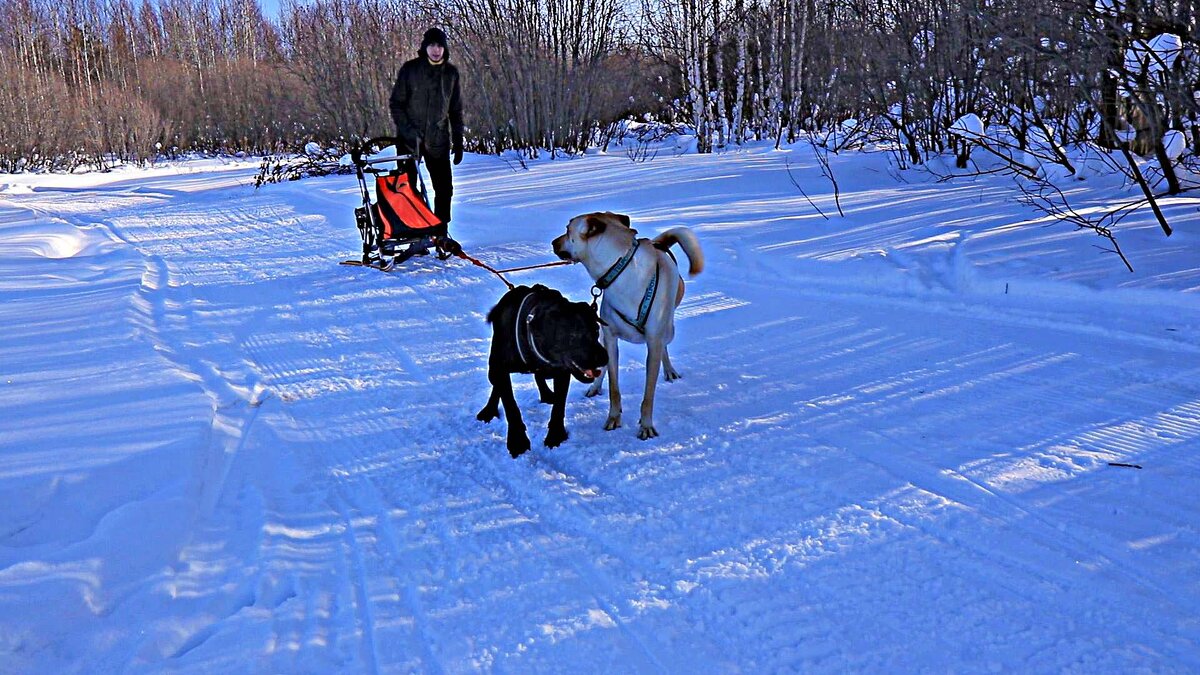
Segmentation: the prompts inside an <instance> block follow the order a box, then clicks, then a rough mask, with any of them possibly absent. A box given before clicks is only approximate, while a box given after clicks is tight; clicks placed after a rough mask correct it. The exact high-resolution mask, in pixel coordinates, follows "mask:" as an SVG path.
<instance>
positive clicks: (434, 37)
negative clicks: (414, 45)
mask: <svg viewBox="0 0 1200 675" xmlns="http://www.w3.org/2000/svg"><path fill="white" fill-rule="evenodd" d="M433 44H437V45H441V46H442V47H443V48H444V47H445V46H446V33H445V32H444V31H443V30H442V29H441V28H430V29H429V30H427V31H425V36H424V37H422V38H421V49H425V48H426V47H428V46H429V45H433Z"/></svg>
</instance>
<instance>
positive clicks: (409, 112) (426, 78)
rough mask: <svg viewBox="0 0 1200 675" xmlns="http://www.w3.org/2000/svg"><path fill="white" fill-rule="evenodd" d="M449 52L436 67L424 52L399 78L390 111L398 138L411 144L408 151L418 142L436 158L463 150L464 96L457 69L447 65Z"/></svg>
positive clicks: (404, 69) (412, 61) (397, 75)
mask: <svg viewBox="0 0 1200 675" xmlns="http://www.w3.org/2000/svg"><path fill="white" fill-rule="evenodd" d="M449 52H450V50H449V49H447V50H446V55H445V56H444V57H442V62H441V63H439V64H437V65H434V64H432V63H430V62H429V59H428V58H426V56H425V50H424V48H422V49H421V51H420V52H418V54H419V55H418V56H417V58H415V59H412V60H411V61H408V62H406V63H405V64H404V65H403V66H400V72H399V73H397V74H396V84H395V86H393V87H392V96H391V100H390V104H391V106H390V107H391V110H392V120H393V121H394V122H395V123H396V135H397V136H399V137H400V139H401V140H402V141H403V142H405V143H408V144H409V146H410V147H409V148H407V150H412V147H411V144H412V142H413V140H414V139H417V138H420V139H421V144H422V145H423V146H424V152H426V153H427V154H429V155H432V156H436V157H449V156H450V152H451V150H453V149H456V148H461V147H462V143H463V122H462V94H461V92H460V89H459V82H458V68H455V67H454V66H453V65H452V64H450V63H448V61H449V58H450V53H449ZM400 150H402V151H404V150H405V149H400Z"/></svg>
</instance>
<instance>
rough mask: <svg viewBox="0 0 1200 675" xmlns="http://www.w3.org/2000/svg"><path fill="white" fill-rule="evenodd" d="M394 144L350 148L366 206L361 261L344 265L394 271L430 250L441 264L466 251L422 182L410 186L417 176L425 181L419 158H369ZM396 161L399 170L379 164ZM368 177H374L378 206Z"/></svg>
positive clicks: (357, 216)
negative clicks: (436, 210) (433, 206)
mask: <svg viewBox="0 0 1200 675" xmlns="http://www.w3.org/2000/svg"><path fill="white" fill-rule="evenodd" d="M395 144H396V139H395V138H393V137H391V136H379V137H376V138H372V139H370V140H367V141H364V142H363V143H361V144H360V145H357V146H355V147H354V148H352V149H351V150H350V160H351V162H353V164H354V173H355V175H356V176H357V177H358V187H359V191H360V192H361V193H362V206H359V207H358V208H356V209H354V221H355V224H356V225H357V226H358V233H359V236H360V237H361V238H362V258H361V259H359V260H346V261H344V262H342V264H343V265H359V266H362V267H373V268H375V269H379V270H383V271H390V270H391V269H393V268H394V267H395V266H396V265H398V264H400V263H403V262H404V261H405V260H408V259H409V258H411V257H413V256H414V255H425V254H426V253H428V252H429V248H430V247H433V248H434V250H435V251H436V253H437V257H438V258H439V259H441V260H445V259H446V258H448V257H450V255H452V254H453V253H454V252H456V251H457V250H461V248H460V247H459V246H458V242H455V241H454V240H453V239H451V238H450V235H449V233H448V232H447V228H446V224H445V223H443V222H442V221H441V220H440V219H439V218H438V217H437V216H436V215H434V213H433V211H431V210H430V209H429V200H428V199H427V198H426V196H425V189H424V185H423V183H421V184H419V185H415V186H414V185H412V183H411V180H410V175H417V176H418V181H419V182H420V173H419V172H418V171H417V169H418V167H419V164H420V157H419V156H417V155H400V154H396V155H392V156H387V157H372V158H371V159H368V158H367V157H366V155H368V154H370V153H373V152H376V151H377V148H383V147H386V146H388V145H395ZM393 162H394V163H395V168H381V167H380V166H379V165H387V164H392V163H393ZM367 176H371V177H372V178H373V179H374V181H373V182H374V183H375V186H374V187H375V201H374V202H372V201H371V191H370V187H369V186H368V181H367Z"/></svg>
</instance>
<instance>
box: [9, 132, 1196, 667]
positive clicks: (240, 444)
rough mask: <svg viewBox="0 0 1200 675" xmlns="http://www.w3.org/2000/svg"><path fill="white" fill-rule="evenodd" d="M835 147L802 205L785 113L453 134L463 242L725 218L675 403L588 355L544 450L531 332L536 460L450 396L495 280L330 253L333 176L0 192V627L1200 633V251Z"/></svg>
mask: <svg viewBox="0 0 1200 675" xmlns="http://www.w3.org/2000/svg"><path fill="white" fill-rule="evenodd" d="M795 159H796V158H795V157H793V158H792V160H793V161H792V170H793V171H794V172H797V173H798V175H801V176H809V177H811V175H810V174H815V175H816V176H818V177H819V175H820V174H819V172H818V171H817V169H816V168H815V164H812V163H811V161H810V162H809V163H808V164H798V163H796V161H795ZM838 161H842V162H847V161H851V160H848V159H844V158H838ZM857 161H862V162H863V166H865V167H867V170H866V171H862V172H858V173H856V174H854V175H853V176H852V177H851V178H850V179H848V180H846V181H845V183H844V185H843V195H842V200H843V205H844V206H846V207H847V208H846V210H847V218H846V219H842V220H840V219H836V218H835V219H833V220H831V221H828V222H826V221H824V220H819V217H817V216H815V214H813V213H812V211H811V207H808V206H807V203H806V202H804V200H803V199H802V198H799V199H798V195H797V194H796V193H795V191H794V189H793V188H791V187H789V186H790V183H789V179H788V177H787V172H786V171H785V170H784V169H783V162H782V159H781V158H780V156H779V155H777V154H774V153H771V152H767V151H756V152H746V153H742V154H732V155H728V156H724V157H707V158H705V157H694V156H683V157H676V158H665V157H664V158H663V159H661V160H656V161H655V162H648V163H644V164H634V163H631V162H629V161H627V160H623V159H621V158H618V157H589V158H585V159H583V160H571V161H563V162H550V163H541V164H535V165H534V166H533V170H531V171H529V172H520V173H513V172H511V171H510V170H509V169H508V168H507V167H505V166H504V165H503V164H502V163H501V162H500V160H494V159H489V158H477V157H473V158H471V161H470V162H468V164H466V165H464V171H463V172H462V173H461V174H460V178H459V187H458V198H459V202H458V203H457V204H456V212H457V214H458V220H456V222H455V224H454V226H452V229H454V232H455V233H456V235H457V236H459V237H460V238H461V239H462V240H463V242H464V244H465V245H466V246H467V248H468V250H469V251H471V252H472V253H474V254H476V255H478V256H480V257H483V258H485V259H487V260H491V261H493V262H503V263H505V264H511V265H521V264H529V263H536V262H543V261H547V260H549V259H550V255H549V244H548V242H549V241H550V239H551V238H552V237H553V236H556V235H557V234H558V233H559V232H561V230H562V227H563V225H564V224H565V222H566V221H567V219H568V218H569V217H570V216H573V215H575V214H577V213H581V212H586V211H589V210H593V209H597V208H599V209H605V208H612V209H614V210H627V211H632V210H634V208H636V211H637V212H636V213H634V220H635V226H637V227H639V228H640V229H641V230H642V233H643V235H651V236H652V235H653V234H654V233H655V232H657V231H659V230H661V229H664V228H665V227H668V226H671V225H676V224H680V223H682V224H687V225H690V226H692V227H693V228H694V229H696V231H697V232H698V233H699V235H700V237H701V241H702V244H703V246H704V248H705V253H706V255H707V257H708V270H707V271H706V272H705V274H704V275H702V276H701V277H698V278H697V279H696V280H694V281H692V282H689V286H688V289H687V297H686V298H685V300H684V303H683V304H682V306H681V307H680V308H679V311H678V314H677V316H678V317H679V334H678V337H677V339H676V342H675V343H673V346H672V355H673V359H674V360H675V362H676V363H677V365H678V367H679V369H680V370H681V372H682V373H683V375H684V377H683V379H681V380H680V381H678V382H674V383H669V384H662V385H660V386H659V387H658V397H657V400H656V410H655V415H656V420H657V421H658V425H659V428H660V431H662V432H663V435H662V437H660V438H658V439H655V440H653V441H649V442H640V441H638V440H637V439H636V437H635V426H634V427H631V426H630V425H629V424H627V425H626V426H625V427H623V428H621V429H618V430H616V431H612V432H604V431H603V430H602V425H603V422H604V419H605V416H606V413H607V398H606V397H603V396H602V397H597V398H596V399H585V398H584V397H583V396H582V392H583V386H582V385H580V384H578V383H576V384H575V385H574V387H573V389H572V391H571V398H570V401H569V404H568V407H567V427H568V430H569V431H570V434H571V436H570V439H569V440H568V441H567V442H566V443H565V444H564V445H563V446H561V447H560V448H557V449H554V450H548V449H546V448H544V447H543V446H542V444H541V438H542V435H543V434H544V433H545V432H544V429H545V425H546V422H547V419H548V416H549V408H548V407H547V406H544V405H540V404H538V403H537V394H536V391H535V389H534V387H533V384H532V381H531V380H530V379H529V378H527V377H522V376H516V377H515V378H514V386H515V389H516V393H517V399H518V401H519V403H521V405H522V413H523V415H524V418H525V421H526V424H527V425H528V429H529V435H530V440H531V442H532V444H533V449H532V450H531V451H530V452H529V453H528V454H527V455H525V456H523V457H521V458H520V459H519V460H517V461H512V460H510V459H509V457H508V455H507V452H506V451H505V449H504V423H503V420H497V421H495V422H493V423H491V424H490V425H483V424H480V423H478V422H477V421H475V419H474V414H475V412H476V410H478V408H479V407H480V406H482V405H483V403H484V401H485V400H486V398H487V380H486V372H485V367H486V354H487V349H488V345H489V342H490V328H489V327H488V326H487V324H486V323H485V321H484V316H485V315H486V312H487V311H488V309H489V308H490V307H491V305H492V304H493V303H494V302H495V301H496V300H497V299H498V298H499V297H500V295H501V294H502V292H503V290H504V289H503V287H502V285H501V284H500V283H499V282H498V281H497V280H496V279H494V278H492V277H491V276H490V275H488V274H486V273H485V272H483V271H482V270H479V269H478V268H475V267H472V266H470V265H468V264H466V263H465V262H463V261H459V260H450V261H446V262H439V261H436V260H432V259H428V258H422V259H415V260H412V261H409V262H408V263H406V264H405V265H404V267H403V268H402V269H401V270H400V271H398V272H396V273H393V274H390V275H387V274H381V273H379V272H376V271H373V270H363V269H357V268H346V267H339V266H337V265H336V264H335V263H336V262H337V260H340V259H342V258H346V257H354V255H355V250H356V247H357V234H356V232H355V230H354V228H353V225H352V222H351V221H352V213H351V210H352V208H353V207H354V205H355V203H356V201H357V192H356V190H355V188H354V184H353V179H352V178H350V177H330V178H323V179H310V180H306V181H303V182H301V183H292V184H284V185H278V186H268V187H266V188H264V189H263V190H260V191H257V192H255V191H253V190H251V189H249V188H248V187H246V186H245V185H244V184H245V183H248V182H249V177H250V176H251V173H250V171H249V170H246V169H236V168H235V169H232V170H225V171H218V172H214V173H211V174H189V175H186V176H171V175H146V176H144V177H134V178H131V179H128V180H123V181H117V182H113V183H110V184H107V185H96V186H91V187H79V188H75V187H69V188H68V187H38V188H37V189H36V190H33V191H32V192H30V193H21V194H17V193H14V194H11V195H0V228H3V229H4V232H5V235H4V237H3V243H0V271H2V272H3V274H0V298H2V299H3V301H4V302H3V304H2V305H0V319H2V320H3V323H4V324H5V325H6V326H11V329H10V330H9V331H8V334H7V335H6V336H5V337H3V338H2V339H3V346H4V351H5V354H6V356H5V361H6V364H5V366H4V369H3V372H0V376H3V378H4V380H5V381H4V382H0V386H3V387H4V389H0V407H3V408H4V409H5V411H6V413H5V414H4V415H3V416H2V417H3V420H2V421H0V452H3V453H4V456H5V459H6V461H5V463H4V465H3V468H0V486H2V487H3V488H4V489H3V490H2V491H0V492H2V493H3V494H4V496H3V497H0V512H6V513H7V514H8V515H6V516H3V517H2V518H0V666H4V667H2V668H0V669H2V670H4V671H5V672H50V671H52V672H61V671H90V672H109V671H122V672H157V671H161V670H164V669H169V670H175V671H183V672H205V673H207V672H244V671H254V672H364V673H390V672H435V673H437V672H463V671H477V670H483V671H500V672H506V671H508V672H511V671H518V672H524V671H556V670H561V669H562V668H563V667H565V666H566V664H570V665H571V667H572V668H573V669H578V670H582V671H584V672H695V671H700V672H739V671H740V672H781V671H782V672H790V671H805V672H807V671H821V672H844V671H847V670H852V671H868V672H878V671H882V670H896V669H900V670H952V671H968V672H973V671H990V672H996V671H1005V670H1020V671H1032V672H1046V671H1064V670H1065V671H1075V672H1098V671H1100V672H1104V671H1108V672H1111V671H1128V670H1143V669H1144V670H1152V671H1155V672H1190V671H1194V670H1197V669H1200V656H1198V654H1200V651H1198V650H1197V648H1196V647H1197V644H1200V621H1198V620H1197V616H1200V613H1198V611H1197V609H1198V608H1200V582H1198V581H1197V579H1200V562H1198V561H1200V545H1197V543H1196V542H1197V537H1196V536H1197V525H1196V523H1197V515H1198V514H1197V507H1196V505H1195V501H1194V497H1193V496H1192V495H1193V493H1194V490H1195V488H1196V478H1195V477H1196V476H1197V475H1198V473H1197V472H1198V470H1200V458H1198V456H1197V454H1196V453H1195V452H1194V451H1195V450H1196V449H1200V385H1198V384H1197V383H1198V382H1200V346H1198V345H1197V344H1196V342H1195V341H1194V339H1193V338H1192V337H1191V336H1192V335H1194V334H1195V333H1194V330H1195V329H1197V328H1200V325H1198V324H1200V321H1197V316H1200V315H1197V314H1193V313H1190V312H1191V310H1193V309H1196V308H1200V303H1197V301H1196V296H1195V294H1194V293H1191V292H1185V291H1190V290H1191V289H1190V288H1189V284H1190V283H1191V282H1190V281H1188V280H1189V279H1191V278H1192V275H1191V273H1190V272H1189V271H1188V270H1178V271H1175V272H1172V271H1170V270H1168V271H1166V272H1163V273H1156V272H1152V273H1149V274H1147V275H1146V277H1145V278H1146V279H1149V281H1146V282H1142V281H1140V280H1141V279H1143V277H1138V280H1139V281H1134V282H1124V281H1122V282H1120V285H1121V286H1122V287H1123V288H1122V289H1121V290H1120V292H1115V293H1108V294H1102V293H1100V292H1094V291H1091V290H1090V289H1088V288H1087V287H1086V285H1082V286H1081V285H1079V283H1080V281H1081V280H1082V281H1095V280H1103V279H1104V278H1106V277H1105V274H1107V272H1105V270H1109V271H1111V272H1113V273H1114V274H1115V273H1120V270H1119V269H1117V268H1116V266H1115V264H1114V262H1113V261H1112V260H1111V259H1105V261H1104V263H1103V264H1100V263H1092V262H1090V261H1089V262H1084V263H1081V264H1080V265H1079V267H1078V268H1077V269H1075V270H1074V271H1072V270H1068V269H1063V270H1060V269H1059V268H1057V267H1056V268H1055V271H1054V272H1053V273H1048V274H1045V275H1042V276H1038V275H1036V274H1029V270H1030V269H1035V268H1036V266H1037V265H1038V264H1041V262H1040V261H1041V260H1042V259H1043V258H1042V257H1039V256H1042V255H1043V254H1042V253H1040V252H1039V251H1041V250H1042V249H1040V248H1038V246H1037V244H1039V243H1041V244H1047V243H1052V244H1053V245H1054V246H1071V245H1076V244H1077V245H1079V246H1080V248H1081V250H1086V249H1087V248H1088V245H1087V244H1086V243H1078V242H1079V238H1080V237H1082V235H1078V234H1069V230H1068V229H1067V228H1065V227H1062V228H1049V229H1039V230H1037V231H1036V232H1035V234H1033V235H1028V234H1023V235H1021V236H1025V237H1027V238H1025V239H1021V238H1020V237H1019V236H1018V233H1017V232H1016V230H1015V229H1014V228H1011V227H1010V225H1011V223H1013V222H1014V220H1020V219H1022V218H1026V217H1028V216H1029V214H1020V212H1018V211H1017V210H1016V209H1015V207H1013V206H1011V205H1007V206H1001V207H993V208H990V209H980V208H979V205H980V204H983V203H984V200H985V199H987V200H995V201H997V202H998V203H999V201H1000V200H1001V199H1002V196H1001V195H1002V193H1001V192H1000V190H999V189H998V188H997V187H995V185H994V184H991V183H986V182H984V183H978V184H968V185H966V186H961V187H951V186H931V185H897V184H895V183H894V182H892V181H889V180H888V179H887V178H886V177H885V175H884V174H883V173H882V172H879V171H877V170H876V169H877V168H878V167H873V166H872V165H870V164H869V162H867V161H865V160H862V159H861V158H859V160H857ZM585 166H586V167H590V168H589V169H588V170H584V169H583V167H585ZM849 166H852V165H843V166H842V169H843V170H844V171H846V172H849V171H850V168H848V167H849ZM663 167H668V168H663ZM814 180H816V179H814ZM597 186H606V187H605V190H600V189H598V188H597ZM810 193H812V194H813V197H814V198H815V200H816V201H817V203H818V204H819V205H821V207H822V209H823V210H825V211H826V213H836V208H834V207H833V204H832V199H831V197H830V196H829V195H822V194H816V190H810ZM718 194H719V195H721V198H720V199H717V198H716V197H714V196H713V195H718ZM631 207H632V208H631ZM971 209H975V212H974V215H967V214H968V213H970V212H971ZM1181 213H1182V211H1178V212H1176V213H1175V214H1174V215H1175V216H1176V217H1175V218H1174V219H1173V222H1174V223H1175V224H1176V226H1177V227H1178V229H1179V230H1180V235H1181V237H1182V238H1184V239H1186V238H1187V237H1189V236H1190V237H1194V236H1195V234H1194V233H1192V232H1189V231H1188V230H1189V229H1194V228H1192V227H1191V226H1192V225H1193V224H1194V222H1195V217H1194V216H1191V220H1186V219H1183V218H1182V216H1181ZM460 222H461V223H463V224H462V225H460V224H459V223H460ZM1021 232H1023V233H1024V232H1027V231H1025V230H1022V231H1021ZM1137 243H1138V240H1135V241H1134V242H1133V243H1132V245H1131V246H1130V248H1131V249H1134V250H1136V248H1137ZM1184 243H1185V244H1186V241H1185V242H1184ZM1171 245H1175V244H1174V243H1172V244H1171ZM1016 252H1025V253H1027V254H1028V255H1017V253H1016ZM1164 280H1169V281H1171V283H1174V284H1175V285H1174V286H1168V287H1167V288H1165V289H1164V288H1162V287H1160V286H1155V284H1156V283H1158V284H1161V283H1163V282H1164ZM513 281H515V282H517V283H533V282H542V283H547V284H550V285H552V286H556V287H558V288H561V289H563V290H564V292H566V293H567V294H568V295H569V296H571V297H576V298H583V297H586V295H587V289H588V286H589V285H590V282H589V281H588V280H587V279H586V278H585V277H584V274H583V272H582V270H581V269H579V268H566V269H555V270H548V271H538V272H527V273H520V274H515V275H513ZM1139 284H1141V285H1139ZM1010 288H1011V290H1012V293H1011V294H1009V293H1008V292H1009V290H1010ZM1180 289H1182V290H1180ZM46 306H52V307H53V308H54V309H53V310H51V311H47V310H45V309H43V308H44V307H46ZM1114 308H1115V309H1116V310H1117V311H1114ZM621 353H622V364H621V365H622V371H623V372H622V373H621V382H622V388H623V401H624V406H625V409H626V411H627V413H626V414H627V415H628V414H629V413H628V411H631V410H636V407H635V406H636V405H637V402H638V401H640V397H641V388H642V384H643V382H644V379H643V378H644V367H643V363H642V359H643V358H644V353H645V352H644V348H641V347H638V346H633V345H627V344H625V345H622V348H621ZM1109 462H1124V463H1137V464H1140V465H1143V466H1144V467H1145V468H1144V469H1142V470H1134V469H1123V468H1116V467H1111V466H1109V465H1108V463H1109ZM5 507H7V508H5ZM37 607H48V608H52V609H53V610H54V611H53V612H48V613H37V612H34V613H32V614H31V613H30V611H29V610H30V609H31V608H37Z"/></svg>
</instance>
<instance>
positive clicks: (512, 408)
mask: <svg viewBox="0 0 1200 675" xmlns="http://www.w3.org/2000/svg"><path fill="white" fill-rule="evenodd" d="M487 320H488V323H490V324H492V351H491V354H490V355H489V356H488V382H491V384H492V395H491V397H489V398H488V402H487V405H485V406H483V410H480V411H479V414H478V415H476V416H475V419H477V420H479V421H481V422H491V421H492V420H494V419H496V418H497V417H499V416H500V410H499V404H500V402H503V403H504V419H505V421H507V422H508V454H510V455H512V456H513V457H514V458H515V457H518V456H520V455H521V454H522V453H524V452H525V451H526V450H528V449H529V437H528V436H526V435H525V422H524V421H522V420H521V411H520V410H519V409H518V408H517V401H516V398H515V397H514V396H513V389H512V380H511V378H510V376H511V375H512V373H533V376H534V379H535V380H536V381H537V387H538V393H539V394H540V398H541V401H542V403H549V404H551V405H552V406H553V407H552V408H551V409H550V427H549V429H548V430H547V432H546V440H545V443H546V447H549V448H555V447H558V445H559V444H560V443H562V442H563V441H565V440H567V427H566V424H565V422H564V413H565V411H566V407H567V388H568V387H570V385H571V376H572V375H574V376H575V378H576V379H578V380H579V381H580V382H591V381H593V380H595V379H596V378H597V377H598V376H599V375H600V373H601V369H602V368H604V366H606V365H608V352H607V351H606V350H605V349H604V346H603V345H601V344H600V319H599V317H597V316H596V311H595V310H594V309H592V308H591V306H589V305H588V304H587V303H586V302H570V301H569V300H567V299H566V298H564V297H563V295H562V293H559V292H558V291H556V290H553V289H550V288H547V287H545V286H542V285H541V284H538V285H536V286H534V287H533V288H530V287H529V286H518V287H516V288H514V289H512V290H511V291H509V292H508V293H505V294H504V297H502V298H500V302H498V303H496V306H495V307H493V308H492V311H490V312H488V316H487ZM547 379H553V380H554V390H553V391H551V390H550V387H549V386H548V384H547V382H546V380H547Z"/></svg>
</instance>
